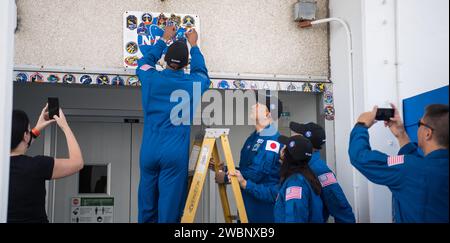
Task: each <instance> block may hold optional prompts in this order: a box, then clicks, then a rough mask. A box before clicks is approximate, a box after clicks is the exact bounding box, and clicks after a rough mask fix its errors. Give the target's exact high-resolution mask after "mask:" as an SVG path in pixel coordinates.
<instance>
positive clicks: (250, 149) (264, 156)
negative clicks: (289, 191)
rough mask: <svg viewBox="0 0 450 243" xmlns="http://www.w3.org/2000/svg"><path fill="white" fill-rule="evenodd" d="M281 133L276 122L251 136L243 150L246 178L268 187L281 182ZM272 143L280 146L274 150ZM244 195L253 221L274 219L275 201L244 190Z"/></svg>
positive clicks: (247, 210)
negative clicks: (279, 141)
mask: <svg viewBox="0 0 450 243" xmlns="http://www.w3.org/2000/svg"><path fill="white" fill-rule="evenodd" d="M279 136H280V133H279V132H278V131H277V129H276V126H275V125H270V126H268V127H267V128H265V129H264V130H262V131H261V132H256V131H255V132H254V133H252V135H250V137H249V138H248V139H247V140H246V141H245V144H244V147H243V148H242V150H241V160H240V162H239V170H240V172H241V174H242V176H243V177H244V178H246V179H249V180H252V181H253V182H255V183H258V184H263V185H267V186H270V185H277V184H278V183H279V182H280V175H279V173H280V162H279V160H280V154H279V153H280V151H281V145H280V144H279V143H278V142H277V141H278V137H279ZM272 144H273V146H274V147H275V145H277V148H276V149H272V148H271V147H270V145H272ZM225 178H226V177H225ZM242 197H243V199H244V204H245V210H246V212H247V217H248V220H249V222H250V223H273V222H274V217H273V205H274V204H273V202H267V201H262V200H259V199H258V198H256V197H255V196H253V195H252V194H250V193H248V192H246V191H245V190H243V191H242Z"/></svg>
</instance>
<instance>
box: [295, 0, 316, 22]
mask: <svg viewBox="0 0 450 243" xmlns="http://www.w3.org/2000/svg"><path fill="white" fill-rule="evenodd" d="M316 10H317V2H316V1H313V0H300V1H299V2H298V3H296V4H295V6H294V18H295V21H305V20H310V21H312V20H315V19H316Z"/></svg>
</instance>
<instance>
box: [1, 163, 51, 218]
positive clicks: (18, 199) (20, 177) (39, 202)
mask: <svg viewBox="0 0 450 243" xmlns="http://www.w3.org/2000/svg"><path fill="white" fill-rule="evenodd" d="M10 162H11V164H10V172H9V176H10V177H9V200H8V223H48V219H47V213H46V212H45V195H46V190H45V181H46V180H50V179H51V178H52V174H53V166H54V163H55V160H54V159H53V158H51V157H46V156H36V157H29V156H25V155H20V156H12V157H11V160H10Z"/></svg>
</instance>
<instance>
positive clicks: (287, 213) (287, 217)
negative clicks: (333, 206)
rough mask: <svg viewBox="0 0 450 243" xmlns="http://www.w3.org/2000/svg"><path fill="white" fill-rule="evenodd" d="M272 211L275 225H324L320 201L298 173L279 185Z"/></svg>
mask: <svg viewBox="0 0 450 243" xmlns="http://www.w3.org/2000/svg"><path fill="white" fill-rule="evenodd" d="M294 188H296V191H294ZM273 211H274V215H275V223H324V221H323V203H322V199H321V198H320V196H319V195H317V194H316V193H315V192H314V190H313V189H312V187H311V185H310V184H309V182H308V181H307V180H306V178H305V177H304V176H303V175H301V174H298V173H297V174H294V175H291V176H290V177H289V178H288V179H287V180H286V181H284V183H283V184H282V185H281V187H280V189H279V193H278V196H277V198H276V202H275V208H274V210H273Z"/></svg>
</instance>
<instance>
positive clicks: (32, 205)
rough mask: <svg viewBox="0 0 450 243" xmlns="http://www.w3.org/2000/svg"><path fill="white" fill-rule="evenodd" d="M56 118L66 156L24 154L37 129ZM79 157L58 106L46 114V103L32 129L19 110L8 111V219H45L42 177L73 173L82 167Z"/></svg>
mask: <svg viewBox="0 0 450 243" xmlns="http://www.w3.org/2000/svg"><path fill="white" fill-rule="evenodd" d="M54 122H56V123H57V124H58V126H59V127H60V128H61V130H62V131H63V132H64V134H65V136H66V140H67V147H68V148H69V158H67V159H55V158H51V157H47V156H36V157H30V156H27V155H25V154H26V152H27V151H28V148H29V147H30V146H31V144H32V141H33V140H34V139H37V138H38V137H39V135H40V133H41V132H40V131H42V130H43V129H45V128H46V127H47V126H49V125H50V124H52V123H54ZM83 163H84V162H83V157H82V155H81V150H80V147H79V145H78V142H77V140H76V139H75V136H74V135H73V133H72V130H71V129H70V127H69V125H68V124H67V121H66V118H65V116H64V113H63V112H62V110H60V111H59V116H57V115H55V116H54V117H53V119H50V118H49V115H48V106H46V107H45V108H44V109H43V110H42V112H41V115H40V116H39V120H38V122H37V124H36V126H35V127H34V128H33V129H30V120H29V118H28V116H27V114H26V113H25V112H24V111H21V110H14V111H13V114H12V131H11V157H10V174H9V198H8V219H7V222H8V223H48V222H49V221H48V219H47V214H46V211H45V196H46V191H45V181H46V180H51V179H59V178H63V177H66V176H70V175H73V174H75V173H77V172H78V171H80V170H81V169H82V168H83Z"/></svg>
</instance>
